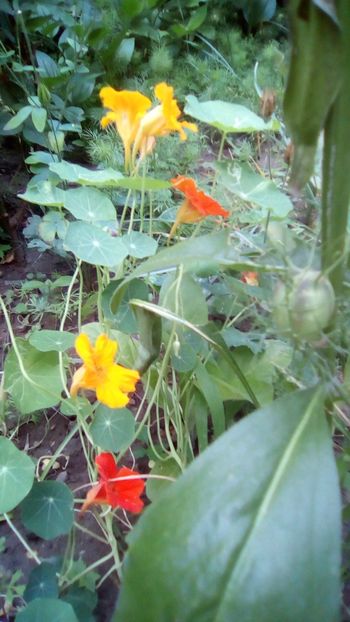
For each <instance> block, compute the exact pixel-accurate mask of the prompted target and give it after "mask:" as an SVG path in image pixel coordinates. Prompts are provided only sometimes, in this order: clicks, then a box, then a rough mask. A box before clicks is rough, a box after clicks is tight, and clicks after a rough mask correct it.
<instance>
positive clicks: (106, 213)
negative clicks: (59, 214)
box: [64, 187, 116, 222]
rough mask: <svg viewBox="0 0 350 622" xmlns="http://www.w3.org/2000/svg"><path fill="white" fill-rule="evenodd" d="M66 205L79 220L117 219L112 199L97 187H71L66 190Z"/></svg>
mask: <svg viewBox="0 0 350 622" xmlns="http://www.w3.org/2000/svg"><path fill="white" fill-rule="evenodd" d="M64 207H65V208H66V209H67V210H68V211H69V212H70V213H71V214H73V216H75V218H77V219H79V220H87V221H88V222H93V221H94V220H113V219H114V220H115V217H116V212H115V207H114V205H113V203H112V201H111V200H110V199H109V198H108V197H107V196H106V195H105V194H103V192H101V190H97V189H96V188H89V187H83V188H71V189H70V190H67V191H66V194H65V197H64Z"/></svg>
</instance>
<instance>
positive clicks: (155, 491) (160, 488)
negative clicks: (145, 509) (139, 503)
mask: <svg viewBox="0 0 350 622" xmlns="http://www.w3.org/2000/svg"><path fill="white" fill-rule="evenodd" d="M181 473H182V471H181V467H180V466H179V464H178V463H177V462H176V460H174V458H170V460H166V461H163V462H161V461H160V460H159V461H158V462H156V463H155V465H154V466H153V467H152V469H151V473H150V474H151V475H158V476H161V477H171V478H173V479H175V480H176V479H177V478H178V477H179V476H180V475H181ZM172 483H173V482H171V480H167V479H156V478H149V479H148V480H147V484H146V494H147V497H148V498H149V499H150V500H151V501H152V502H154V501H156V500H157V499H158V498H159V497H161V495H162V494H163V492H164V491H165V490H166V489H167V488H168V486H171V484H172Z"/></svg>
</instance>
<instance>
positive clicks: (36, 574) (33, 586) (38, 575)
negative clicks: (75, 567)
mask: <svg viewBox="0 0 350 622" xmlns="http://www.w3.org/2000/svg"><path fill="white" fill-rule="evenodd" d="M56 572H57V568H56V567H55V566H54V565H53V564H50V563H49V562H42V563H41V564H40V566H36V567H35V568H33V570H32V571H31V573H30V575H29V579H28V583H27V585H26V589H25V592H24V594H23V598H24V600H25V601H26V602H27V603H29V602H30V601H31V600H34V599H35V598H58V581H57V576H56Z"/></svg>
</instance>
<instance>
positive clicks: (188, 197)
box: [169, 175, 230, 239]
mask: <svg viewBox="0 0 350 622" xmlns="http://www.w3.org/2000/svg"><path fill="white" fill-rule="evenodd" d="M171 183H172V185H173V188H175V189H176V190H180V192H182V193H183V194H184V195H185V200H184V202H183V203H182V205H181V206H180V208H179V210H178V212H177V215H176V219H175V222H174V224H173V226H172V228H171V231H170V234H169V239H170V238H171V237H172V236H173V235H174V233H175V231H176V229H177V227H178V226H179V224H185V223H194V222H199V221H200V220H203V218H206V217H207V216H223V217H224V218H227V217H228V216H229V214H230V212H228V211H227V210H225V209H224V208H223V207H221V205H220V203H218V202H217V201H215V200H214V199H212V198H211V197H210V196H208V195H207V194H205V192H203V191H202V190H198V188H197V185H196V182H195V181H194V180H193V179H191V178H189V177H184V176H183V175H179V176H178V177H175V178H174V179H172V180H171Z"/></svg>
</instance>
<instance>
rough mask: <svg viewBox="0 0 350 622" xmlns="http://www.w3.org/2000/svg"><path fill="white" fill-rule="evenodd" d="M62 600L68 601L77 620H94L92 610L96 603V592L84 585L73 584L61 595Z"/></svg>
mask: <svg viewBox="0 0 350 622" xmlns="http://www.w3.org/2000/svg"><path fill="white" fill-rule="evenodd" d="M62 600H64V601H65V602H66V603H69V604H70V605H71V606H72V607H73V609H74V613H75V615H76V616H77V618H78V620H79V622H96V618H95V616H94V615H93V614H92V611H93V610H94V609H95V607H96V605H97V593H96V591H95V590H94V591H91V590H89V589H87V588H84V587H77V586H76V585H73V586H72V587H71V588H69V590H68V592H65V593H64V595H63V596H62Z"/></svg>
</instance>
